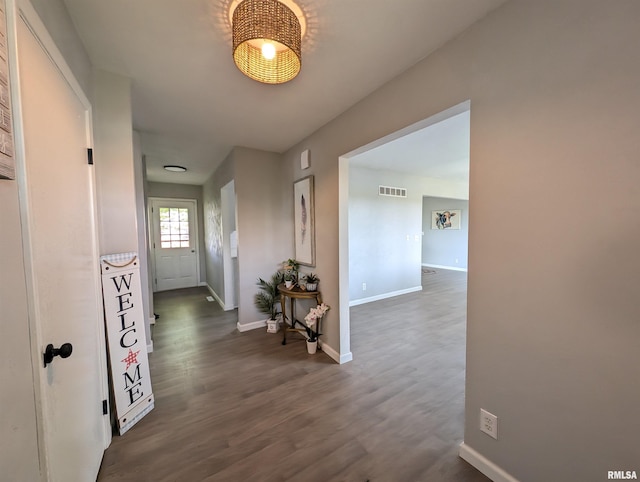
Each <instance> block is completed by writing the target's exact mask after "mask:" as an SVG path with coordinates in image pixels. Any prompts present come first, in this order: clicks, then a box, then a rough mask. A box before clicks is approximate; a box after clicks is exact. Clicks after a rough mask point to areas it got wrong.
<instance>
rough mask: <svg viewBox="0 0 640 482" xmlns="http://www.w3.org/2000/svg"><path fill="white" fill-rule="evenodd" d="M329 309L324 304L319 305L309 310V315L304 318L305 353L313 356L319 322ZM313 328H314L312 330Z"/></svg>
mask: <svg viewBox="0 0 640 482" xmlns="http://www.w3.org/2000/svg"><path fill="white" fill-rule="evenodd" d="M330 309H331V307H330V306H329V305H327V304H325V303H322V304H319V305H318V306H316V307H315V308H311V309H310V310H309V313H307V315H306V316H305V317H304V323H305V324H306V325H307V328H306V330H307V353H309V354H310V355H313V354H314V353H315V352H316V350H317V349H318V337H319V336H320V335H321V333H319V332H318V327H319V325H320V321H321V320H322V318H323V317H324V315H325V314H326V313H327V311H329V310H330ZM314 327H316V328H315V329H314Z"/></svg>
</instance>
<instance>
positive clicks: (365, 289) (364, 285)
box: [362, 283, 367, 291]
mask: <svg viewBox="0 0 640 482" xmlns="http://www.w3.org/2000/svg"><path fill="white" fill-rule="evenodd" d="M362 291H367V283H362Z"/></svg>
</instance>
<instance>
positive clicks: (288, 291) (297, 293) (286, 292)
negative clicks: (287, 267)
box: [278, 283, 322, 345]
mask: <svg viewBox="0 0 640 482" xmlns="http://www.w3.org/2000/svg"><path fill="white" fill-rule="evenodd" d="M278 290H279V291H280V305H281V306H282V322H283V323H284V326H283V327H282V333H283V337H282V344H283V345H286V344H287V332H288V331H296V332H298V333H305V334H306V333H307V330H306V325H305V324H304V323H302V322H300V321H298V320H296V311H295V310H296V304H295V302H296V300H297V299H310V300H312V299H314V298H315V300H316V303H317V304H319V305H320V304H322V293H321V292H320V291H306V290H302V289H300V287H299V286H293V287H291V288H287V287H285V285H284V283H280V284H279V285H278ZM287 298H289V306H290V307H291V327H289V326H287V313H286V312H287V310H286V300H287ZM296 323H298V324H300V325H301V326H302V328H296ZM316 329H317V331H318V333H320V322H318V326H317V328H316Z"/></svg>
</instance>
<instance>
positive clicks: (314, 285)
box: [307, 283, 318, 291]
mask: <svg viewBox="0 0 640 482" xmlns="http://www.w3.org/2000/svg"><path fill="white" fill-rule="evenodd" d="M317 289H318V283H307V291H316V290H317Z"/></svg>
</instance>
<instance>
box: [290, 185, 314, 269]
mask: <svg viewBox="0 0 640 482" xmlns="http://www.w3.org/2000/svg"><path fill="white" fill-rule="evenodd" d="M293 216H294V217H293V232H294V242H295V259H296V261H298V262H299V263H300V264H302V265H305V266H315V265H316V230H315V200H314V179H313V176H312V175H311V176H307V177H303V178H302V179H298V180H297V181H295V182H294V183H293Z"/></svg>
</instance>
